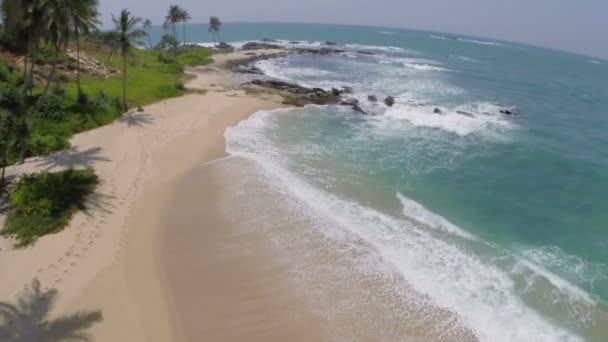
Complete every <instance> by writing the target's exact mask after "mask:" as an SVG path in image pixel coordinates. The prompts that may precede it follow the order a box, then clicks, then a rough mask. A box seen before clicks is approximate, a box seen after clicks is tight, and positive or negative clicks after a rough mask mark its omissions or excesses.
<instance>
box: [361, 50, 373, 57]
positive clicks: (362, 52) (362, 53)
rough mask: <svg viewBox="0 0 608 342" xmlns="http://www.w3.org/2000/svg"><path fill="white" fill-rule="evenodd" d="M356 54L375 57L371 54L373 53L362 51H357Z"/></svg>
mask: <svg viewBox="0 0 608 342" xmlns="http://www.w3.org/2000/svg"><path fill="white" fill-rule="evenodd" d="M357 53H358V54H360V55H368V56H373V55H375V53H373V52H369V51H363V50H359V51H357Z"/></svg>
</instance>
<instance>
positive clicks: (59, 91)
mask: <svg viewBox="0 0 608 342" xmlns="http://www.w3.org/2000/svg"><path fill="white" fill-rule="evenodd" d="M53 95H55V96H59V97H61V96H65V95H66V91H65V89H63V88H62V87H59V86H57V87H55V88H53Z"/></svg>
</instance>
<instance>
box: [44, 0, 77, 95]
mask: <svg viewBox="0 0 608 342" xmlns="http://www.w3.org/2000/svg"><path fill="white" fill-rule="evenodd" d="M70 11H71V7H70V3H69V0H47V1H46V2H45V3H44V6H43V12H44V17H43V20H44V28H45V31H46V35H45V37H44V40H45V41H46V43H47V44H48V45H49V46H51V47H52V48H53V50H54V52H55V58H54V59H53V65H52V67H51V72H50V73H49V76H48V78H47V81H46V86H45V87H44V95H46V94H47V92H48V90H49V87H50V85H51V82H52V81H53V78H54V77H55V71H56V70H57V62H58V61H59V52H60V51H61V50H63V49H64V48H65V47H66V46H67V44H68V41H69V36H70V29H71V26H70V20H71V18H70Z"/></svg>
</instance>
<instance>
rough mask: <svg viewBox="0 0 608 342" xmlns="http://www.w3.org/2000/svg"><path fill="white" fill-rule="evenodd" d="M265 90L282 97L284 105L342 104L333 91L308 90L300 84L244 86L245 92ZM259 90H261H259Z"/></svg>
mask: <svg viewBox="0 0 608 342" xmlns="http://www.w3.org/2000/svg"><path fill="white" fill-rule="evenodd" d="M252 85H253V86H257V87H260V88H264V89H265V91H266V92H268V93H273V94H277V95H280V96H281V97H283V103H284V104H288V105H292V106H296V107H302V106H305V105H308V104H318V105H327V104H336V103H338V102H340V96H337V95H335V94H334V93H333V92H332V91H327V90H325V89H321V88H312V89H311V88H307V87H303V86H301V85H298V84H292V83H288V82H283V81H277V80H253V81H251V82H249V83H246V84H244V85H243V87H244V88H245V90H250V91H251V90H252V89H251V86H252ZM257 89H259V88H257Z"/></svg>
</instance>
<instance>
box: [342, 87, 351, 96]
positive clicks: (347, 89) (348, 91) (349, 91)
mask: <svg viewBox="0 0 608 342" xmlns="http://www.w3.org/2000/svg"><path fill="white" fill-rule="evenodd" d="M342 92H343V93H344V94H352V93H353V88H352V87H347V86H344V87H342Z"/></svg>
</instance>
